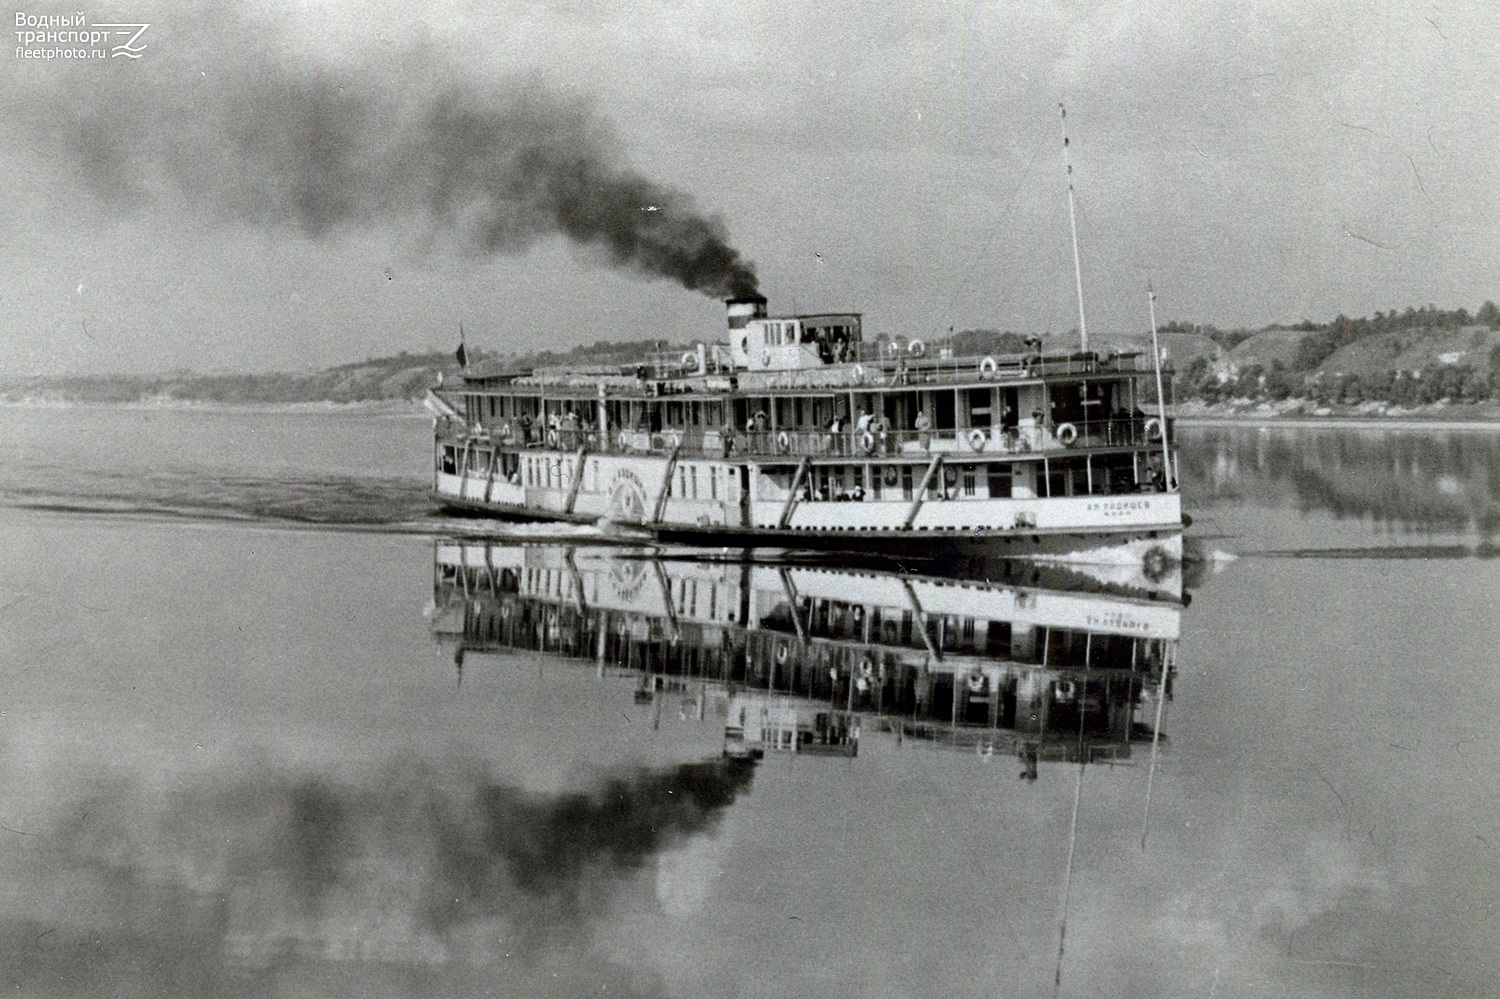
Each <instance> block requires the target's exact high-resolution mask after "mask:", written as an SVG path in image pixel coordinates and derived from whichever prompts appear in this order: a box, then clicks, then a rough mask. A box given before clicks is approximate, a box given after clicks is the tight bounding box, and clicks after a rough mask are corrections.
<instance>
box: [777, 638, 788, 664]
mask: <svg viewBox="0 0 1500 999" xmlns="http://www.w3.org/2000/svg"><path fill="white" fill-rule="evenodd" d="M790 651H791V646H789V645H787V643H786V642H777V643H776V661H777V662H778V663H785V662H786V657H787V653H788V652H790Z"/></svg>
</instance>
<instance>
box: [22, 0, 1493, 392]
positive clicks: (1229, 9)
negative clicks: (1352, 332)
mask: <svg viewBox="0 0 1500 999" xmlns="http://www.w3.org/2000/svg"><path fill="white" fill-rule="evenodd" d="M411 8H416V10H413V9H411ZM78 10H79V6H78V5H73V6H70V7H66V8H64V7H62V6H57V7H56V8H55V9H53V8H51V7H44V6H41V5H36V4H30V5H27V6H26V7H25V12H26V13H29V14H37V15H51V14H58V15H72V14H74V13H76V12H77V11H78ZM86 13H87V14H88V17H89V19H90V21H91V23H93V24H98V23H109V22H148V23H149V24H150V27H149V29H147V30H146V31H145V32H144V33H143V34H142V35H141V36H140V38H139V40H138V44H140V43H144V48H143V49H142V50H141V51H140V58H139V59H129V58H109V59H102V60H88V61H68V60H51V61H46V60H39V59H27V58H21V57H18V56H17V55H15V54H14V53H13V52H11V51H9V50H7V51H5V53H4V55H3V57H0V58H3V59H4V60H5V62H6V63H7V65H6V67H5V70H4V72H5V75H6V79H5V81H4V84H3V86H0V111H3V113H0V123H3V124H0V130H3V134H0V180H3V184H4V191H5V201H4V217H5V220H6V221H5V225H4V226H3V228H0V272H3V274H4V281H3V285H0V330H3V338H0V372H3V373H6V374H16V373H24V372H59V371H143V370H146V371H149V370H161V369H170V368H178V367H190V368H195V369H199V370H214V369H230V370H272V369H278V370H279V369H301V368H306V367H322V366H326V365H330V364H335V363H341V362H344V361H348V360H358V359H362V358H364V357H367V356H380V355H385V354H391V353H395V352H397V351H400V350H410V351H421V350H427V349H431V348H434V347H442V348H445V349H451V348H452V347H453V346H455V345H456V343H457V329H458V324H459V323H460V322H462V323H463V324H464V329H465V331H466V333H467V335H468V339H469V343H470V346H471V347H479V348H481V349H485V348H487V349H491V350H520V349H530V348H534V347H541V346H570V345H572V344H575V343H579V342H592V341H594V340H599V339H627V338H628V339H635V338H642V337H660V338H663V339H667V340H671V341H684V340H688V339H691V338H695V337H701V338H717V337H718V336H719V335H720V334H721V331H722V321H723V310H722V305H721V304H720V303H719V301H718V300H717V298H716V297H715V296H716V295H718V294H721V293H722V290H723V288H724V287H726V285H725V284H724V283H723V282H724V281H731V282H732V280H733V279H732V278H723V279H722V280H721V279H720V278H718V277H712V276H711V277H703V274H702V267H701V266H700V265H702V264H703V263H704V261H705V260H707V261H709V262H711V263H726V266H727V267H728V271H729V272H733V273H735V274H739V273H742V271H743V272H748V270H749V269H750V266H751V265H753V270H754V273H755V275H756V277H757V278H758V282H759V288H760V290H761V292H762V293H764V294H765V295H766V296H767V297H768V298H769V299H770V304H771V309H772V310H773V312H774V311H780V312H792V311H798V310H800V311H831V310H845V309H848V310H855V311H860V312H863V313H864V314H865V316H866V322H867V332H875V333H880V332H890V333H895V334H899V335H913V336H929V337H930V336H934V335H937V334H940V333H943V332H946V330H947V329H948V328H949V327H950V326H952V327H957V328H959V329H963V328H966V327H997V328H1003V329H1015V330H1019V331H1035V332H1049V331H1050V332H1052V333H1056V334H1061V333H1064V332H1067V331H1069V330H1071V329H1073V328H1075V327H1076V325H1077V322H1078V318H1077V304H1076V298H1075V295H1074V288H1073V265H1072V257H1071V247H1070V242H1069V235H1068V211H1067V199H1066V179H1065V174H1064V166H1063V153H1062V140H1061V125H1060V118H1059V113H1058V106H1059V103H1060V102H1061V103H1065V104H1066V106H1067V109H1068V119H1067V120H1068V130H1069V133H1070V137H1071V140H1072V143H1071V150H1072V160H1073V166H1074V174H1075V180H1076V188H1077V203H1078V212H1079V235H1080V240H1081V243H1082V257H1083V274H1084V285H1085V302H1086V309H1087V316H1088V326H1089V332H1090V334H1091V336H1102V335H1105V334H1108V333H1109V332H1111V331H1114V330H1128V331H1137V330H1141V329H1144V328H1145V327H1146V323H1147V315H1146V300H1145V287H1146V284H1147V282H1148V281H1151V282H1153V283H1154V286H1155V288H1156V291H1157V296H1158V298H1157V307H1158V316H1159V318H1161V319H1163V320H1165V319H1174V318H1175V319H1185V320H1194V321H1200V322H1211V323H1214V324H1216V325H1219V326H1238V325H1250V326H1259V325H1263V324H1265V323H1269V322H1274V321H1295V320H1298V319H1301V318H1304V317H1306V318H1311V319H1314V320H1320V321H1321V320H1328V319H1331V318H1333V317H1334V316H1335V315H1337V314H1338V313H1341V312H1342V313H1345V314H1348V315H1351V316H1358V315H1368V314H1371V313H1373V312H1375V311H1376V310H1383V309H1390V308H1393V307H1394V308H1404V307H1406V306H1408V305H1423V304H1427V303H1433V304H1436V305H1439V306H1441V307H1458V306H1464V307H1467V308H1469V309H1471V310H1472V309H1474V308H1476V307H1477V306H1479V305H1480V304H1481V303H1482V302H1483V301H1484V300H1486V299H1488V298H1496V299H1500V58H1497V56H1496V52H1497V49H1496V40H1497V38H1500V13H1497V5H1495V4H1492V3H1478V2H1471V3H1441V4H1427V3H1401V4H1397V3H1370V4H1363V5H1353V4H1348V3H1317V2H1307V0H1298V2H1295V3H1292V2H1278V3H1253V2H1252V3H1246V2H1243V0H1237V2H1233V3H1223V4H1211V3H1182V2H1180V0H1178V2H1171V3H1166V2H1157V0H1146V2H1139V3H1130V4H1123V3H1122V4H1097V3H1095V4H1075V5H1067V8H1066V9H1065V7H1064V5H1053V4H1017V3H936V2H934V3H928V4H924V5H908V6H907V7H901V6H900V5H885V4H859V5H853V4H843V3H831V2H826V0H825V2H820V3H815V4H803V3H798V2H795V0H788V2H782V3H774V4H773V3H768V2H761V0H753V2H750V3H742V4H717V3H716V4H708V3H686V2H673V0H629V2H621V0H608V2H605V0H598V2H595V0H562V2H548V3H541V2H537V3H517V2H499V3H489V4H474V5H472V6H466V5H458V4H448V5H439V4H429V5H411V4H407V3H400V4H397V3H385V4H370V3H358V4H356V3H353V2H340V3H330V4H315V3H302V4H298V5H288V4H281V3H277V4H269V5H244V4H241V5H236V4H229V3H220V4H210V5H201V4H195V5H192V6H191V7H188V6H187V5H181V7H180V8H179V6H177V5H171V4H160V3H148V2H146V0H125V2H124V3H123V4H120V5H117V6H113V7H111V8H110V9H103V8H99V9H93V8H91V9H89V10H88V11H87V12H86ZM8 20H9V19H8ZM54 30H55V29H54ZM18 43H19V40H18ZM32 47H37V46H35V45H33V46H32ZM575 153H576V155H575ZM544 174H545V175H546V176H543V175H544ZM559 192H561V193H559ZM638 202H649V203H638ZM579 212H582V213H584V217H581V218H580V217H579V215H578V213H579ZM640 219H644V221H643V222H640V223H639V225H640V226H644V228H641V229H640V232H641V233H644V234H645V237H646V240H645V247H646V248H645V250H644V251H642V250H641V246H642V244H641V242H640V240H639V239H637V238H636V235H638V234H635V235H632V232H633V230H632V231H631V232H625V234H624V235H621V233H622V231H624V230H631V227H635V226H637V225H638V223H637V221H636V220H640ZM653 227H656V228H653ZM661 227H665V230H663V229H662V228H661ZM662 231H667V232H668V233H670V234H675V235H674V238H675V236H681V238H683V239H685V240H687V241H688V242H689V243H690V244H691V248H692V249H693V251H694V255H693V256H692V258H691V260H690V261H689V262H688V263H689V264H690V265H691V266H689V267H687V268H686V269H687V270H688V271H691V272H692V273H691V274H690V275H688V276H687V277H683V276H681V275H680V274H679V273H678V271H681V270H682V269H683V268H679V267H678V266H677V265H678V264H679V263H681V261H679V260H678V259H677V257H676V256H675V255H674V254H673V253H670V252H665V251H663V250H661V247H660V245H659V235H658V234H659V233H660V232H662ZM720 237H722V246H721V245H720V242H719V240H720ZM705 247H707V248H708V249H705ZM709 250H711V251H712V252H709ZM664 261H665V262H664ZM736 268H741V269H742V270H736ZM693 287H697V288H698V289H699V290H692V289H693Z"/></svg>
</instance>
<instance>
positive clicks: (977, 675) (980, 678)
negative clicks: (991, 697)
mask: <svg viewBox="0 0 1500 999" xmlns="http://www.w3.org/2000/svg"><path fill="white" fill-rule="evenodd" d="M968 687H969V692H970V693H974V694H978V693H980V692H981V691H983V690H984V674H983V673H981V672H980V671H979V670H977V669H976V670H974V671H973V672H971V673H970V674H969V679H968Z"/></svg>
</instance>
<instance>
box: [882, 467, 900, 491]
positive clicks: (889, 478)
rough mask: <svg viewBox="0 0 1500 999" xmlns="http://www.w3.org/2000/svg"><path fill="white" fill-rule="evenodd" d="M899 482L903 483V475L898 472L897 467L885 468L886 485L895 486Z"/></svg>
mask: <svg viewBox="0 0 1500 999" xmlns="http://www.w3.org/2000/svg"><path fill="white" fill-rule="evenodd" d="M899 481H901V473H900V472H897V471H896V466H895V465H887V466H885V484H886V485H888V486H894V485H895V484H896V483H897V482H899Z"/></svg>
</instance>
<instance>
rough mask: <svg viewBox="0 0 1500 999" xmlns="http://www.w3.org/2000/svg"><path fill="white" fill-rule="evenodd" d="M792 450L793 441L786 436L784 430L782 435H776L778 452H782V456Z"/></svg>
mask: <svg viewBox="0 0 1500 999" xmlns="http://www.w3.org/2000/svg"><path fill="white" fill-rule="evenodd" d="M791 449H792V439H791V438H790V437H788V436H787V435H786V431H785V430H783V431H782V432H781V433H779V434H777V435H776V450H778V451H780V452H781V453H782V454H786V453H787V452H788V451H790V450H791Z"/></svg>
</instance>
